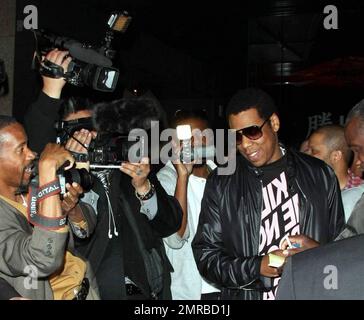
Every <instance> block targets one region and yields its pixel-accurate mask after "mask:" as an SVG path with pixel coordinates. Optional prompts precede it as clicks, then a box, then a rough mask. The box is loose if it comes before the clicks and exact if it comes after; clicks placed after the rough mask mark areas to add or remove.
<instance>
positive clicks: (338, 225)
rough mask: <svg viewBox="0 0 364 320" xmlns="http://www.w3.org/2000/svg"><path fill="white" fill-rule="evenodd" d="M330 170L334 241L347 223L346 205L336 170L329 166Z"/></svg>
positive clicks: (330, 202) (331, 219) (331, 225)
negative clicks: (344, 204) (343, 201)
mask: <svg viewBox="0 0 364 320" xmlns="http://www.w3.org/2000/svg"><path fill="white" fill-rule="evenodd" d="M327 170H329V173H328V174H329V175H330V180H329V181H330V182H331V184H330V185H329V195H328V197H329V198H328V203H329V219H330V220H329V239H330V241H333V240H334V239H335V238H336V237H337V236H338V235H339V234H340V232H341V231H342V230H343V229H344V224H345V214H344V207H343V203H342V198H341V191H340V186H339V182H338V180H337V178H336V175H335V172H334V170H332V169H331V168H327Z"/></svg>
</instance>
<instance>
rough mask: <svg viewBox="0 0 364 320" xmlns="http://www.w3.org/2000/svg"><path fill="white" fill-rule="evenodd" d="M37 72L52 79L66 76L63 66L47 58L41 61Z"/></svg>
mask: <svg viewBox="0 0 364 320" xmlns="http://www.w3.org/2000/svg"><path fill="white" fill-rule="evenodd" d="M39 73H40V74H41V75H42V76H44V77H48V78H54V79H59V78H64V77H65V76H66V75H65V73H64V69H63V67H61V66H59V65H58V64H55V63H53V62H51V61H49V60H47V59H45V60H44V61H43V62H42V63H41V65H40V68H39Z"/></svg>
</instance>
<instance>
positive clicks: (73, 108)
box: [59, 97, 93, 119]
mask: <svg viewBox="0 0 364 320" xmlns="http://www.w3.org/2000/svg"><path fill="white" fill-rule="evenodd" d="M82 110H90V111H92V110H93V103H92V101H91V100H90V99H88V98H84V97H70V98H68V99H66V100H64V102H63V103H62V105H61V108H60V110H59V115H60V119H65V118H67V117H68V116H69V115H70V114H71V113H75V112H78V111H82Z"/></svg>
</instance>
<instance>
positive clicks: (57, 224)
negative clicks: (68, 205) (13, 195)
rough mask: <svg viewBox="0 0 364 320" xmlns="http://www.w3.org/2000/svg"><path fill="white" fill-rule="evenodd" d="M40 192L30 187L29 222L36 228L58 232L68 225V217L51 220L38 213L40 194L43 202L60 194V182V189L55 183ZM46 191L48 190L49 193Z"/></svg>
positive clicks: (45, 186) (47, 185)
mask: <svg viewBox="0 0 364 320" xmlns="http://www.w3.org/2000/svg"><path fill="white" fill-rule="evenodd" d="M51 189H52V190H51ZM38 190H39V189H38ZM38 190H37V189H36V188H34V187H32V186H30V187H29V194H28V210H27V215H28V220H29V222H30V223H32V224H33V225H35V226H39V227H42V228H45V229H49V230H57V229H61V228H63V227H64V226H65V225H66V223H67V217H64V216H62V217H54V218H50V217H46V216H43V215H41V214H39V213H38V212H37V203H38V197H37V196H38V194H40V195H41V200H44V199H46V198H47V197H50V196H51V195H54V194H57V193H60V186H59V182H58V188H57V184H56V182H55V181H53V182H51V183H48V184H46V185H44V186H43V187H42V188H40V191H38ZM45 190H47V191H48V192H47V191H45ZM42 192H43V193H42ZM44 192H47V193H44Z"/></svg>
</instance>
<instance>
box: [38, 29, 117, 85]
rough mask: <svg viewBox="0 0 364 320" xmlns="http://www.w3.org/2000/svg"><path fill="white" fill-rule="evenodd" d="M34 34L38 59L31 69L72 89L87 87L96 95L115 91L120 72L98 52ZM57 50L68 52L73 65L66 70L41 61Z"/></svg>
mask: <svg viewBox="0 0 364 320" xmlns="http://www.w3.org/2000/svg"><path fill="white" fill-rule="evenodd" d="M33 32H34V35H35V38H36V41H37V58H38V61H37V62H38V63H37V64H38V65H35V64H34V65H33V68H34V69H38V70H39V72H40V74H41V75H43V76H46V77H50V78H64V79H65V80H66V81H67V82H68V83H70V84H72V85H75V86H78V87H90V88H92V89H94V90H97V91H103V92H112V91H114V90H115V88H116V85H117V82H118V79H119V70H118V69H116V68H113V67H112V61H111V60H110V59H109V58H108V57H106V56H104V55H103V53H102V50H101V49H97V48H93V47H92V46H91V45H88V44H83V43H81V42H78V41H76V40H73V39H70V38H66V37H59V36H56V35H54V34H51V33H48V32H46V31H44V30H33ZM56 48H58V49H60V50H67V51H69V53H70V56H71V57H72V61H71V62H70V64H69V66H68V69H67V70H63V68H62V67H61V66H59V65H57V64H55V63H52V62H51V61H49V60H44V61H41V56H45V55H46V54H47V53H48V52H49V51H51V50H53V49H56ZM99 51H100V52H99Z"/></svg>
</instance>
